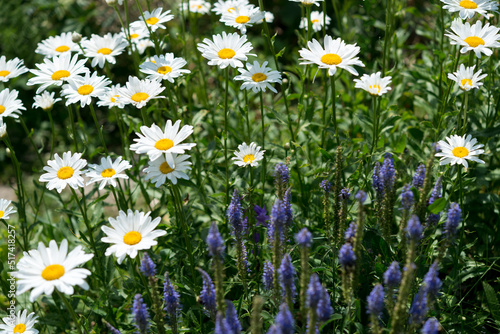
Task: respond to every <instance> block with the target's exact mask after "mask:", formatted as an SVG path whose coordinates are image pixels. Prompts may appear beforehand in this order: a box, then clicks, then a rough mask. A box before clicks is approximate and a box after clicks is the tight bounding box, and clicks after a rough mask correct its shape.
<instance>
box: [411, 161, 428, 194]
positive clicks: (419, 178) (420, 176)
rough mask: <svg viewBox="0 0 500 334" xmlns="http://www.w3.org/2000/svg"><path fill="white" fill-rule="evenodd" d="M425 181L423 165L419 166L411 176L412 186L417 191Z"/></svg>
mask: <svg viewBox="0 0 500 334" xmlns="http://www.w3.org/2000/svg"><path fill="white" fill-rule="evenodd" d="M424 180H425V165H424V164H420V165H418V167H417V170H416V171H415V175H414V176H413V181H412V182H411V184H412V186H414V187H415V188H417V189H420V188H422V187H423V186H424Z"/></svg>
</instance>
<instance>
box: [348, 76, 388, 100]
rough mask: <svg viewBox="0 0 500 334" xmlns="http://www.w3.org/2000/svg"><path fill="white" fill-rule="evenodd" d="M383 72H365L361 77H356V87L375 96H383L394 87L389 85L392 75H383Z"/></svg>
mask: <svg viewBox="0 0 500 334" xmlns="http://www.w3.org/2000/svg"><path fill="white" fill-rule="evenodd" d="M381 76H382V73H381V72H377V73H374V74H371V75H368V74H363V76H362V77H361V79H354V82H355V83H356V85H355V86H354V87H356V88H361V89H363V90H366V91H367V92H368V93H370V94H371V95H374V96H382V95H384V94H385V93H387V92H388V91H390V90H391V89H392V88H391V87H389V84H390V83H391V79H392V77H390V76H387V77H383V78H382V77H381Z"/></svg>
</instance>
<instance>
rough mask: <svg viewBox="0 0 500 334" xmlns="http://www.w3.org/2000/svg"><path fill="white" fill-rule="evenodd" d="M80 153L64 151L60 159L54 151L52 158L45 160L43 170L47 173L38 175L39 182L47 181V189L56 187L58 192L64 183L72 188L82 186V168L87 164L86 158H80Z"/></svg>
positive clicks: (64, 185)
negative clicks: (45, 163) (45, 164)
mask: <svg viewBox="0 0 500 334" xmlns="http://www.w3.org/2000/svg"><path fill="white" fill-rule="evenodd" d="M81 156H82V154H81V153H75V154H73V155H72V154H71V152H69V151H68V152H64V153H63V156H62V159H61V158H60V157H59V155H58V154H57V153H56V154H54V160H49V161H47V165H48V166H45V167H43V170H44V171H46V172H47V173H45V174H43V175H41V176H40V182H48V184H47V189H49V190H52V189H54V188H55V189H56V190H57V192H58V193H60V192H61V191H62V190H63V189H64V188H66V185H69V186H70V187H71V188H73V189H78V187H83V177H81V176H80V174H82V168H84V167H85V166H86V165H87V160H85V159H80V158H81Z"/></svg>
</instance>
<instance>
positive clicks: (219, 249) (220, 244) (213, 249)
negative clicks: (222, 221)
mask: <svg viewBox="0 0 500 334" xmlns="http://www.w3.org/2000/svg"><path fill="white" fill-rule="evenodd" d="M206 241H207V245H208V253H209V254H210V255H211V256H222V253H223V252H224V249H225V248H226V247H225V246H224V240H222V237H221V235H220V233H219V229H218V228H217V224H215V222H213V223H212V225H210V230H209V231H208V235H207V240H206Z"/></svg>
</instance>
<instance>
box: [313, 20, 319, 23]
mask: <svg viewBox="0 0 500 334" xmlns="http://www.w3.org/2000/svg"><path fill="white" fill-rule="evenodd" d="M311 23H319V20H318V19H314V20H311Z"/></svg>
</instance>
